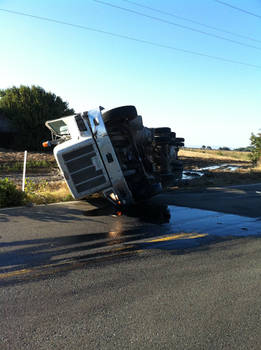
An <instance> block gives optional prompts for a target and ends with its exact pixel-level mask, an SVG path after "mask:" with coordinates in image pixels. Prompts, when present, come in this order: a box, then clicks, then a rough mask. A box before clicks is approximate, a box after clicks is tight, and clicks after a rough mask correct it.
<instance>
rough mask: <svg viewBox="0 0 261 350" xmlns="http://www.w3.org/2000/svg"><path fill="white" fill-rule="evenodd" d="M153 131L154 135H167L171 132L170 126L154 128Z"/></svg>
mask: <svg viewBox="0 0 261 350" xmlns="http://www.w3.org/2000/svg"><path fill="white" fill-rule="evenodd" d="M154 133H155V135H157V136H163V135H164V136H165V135H166V136H167V135H170V133H171V128H156V129H155V130H154Z"/></svg>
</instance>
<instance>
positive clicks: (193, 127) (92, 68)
mask: <svg viewBox="0 0 261 350" xmlns="http://www.w3.org/2000/svg"><path fill="white" fill-rule="evenodd" d="M103 1H104V2H107V3H110V4H113V5H116V6H120V7H125V8H128V9H131V10H134V11H138V12H142V13H145V14H147V15H149V16H155V17H158V18H161V19H163V20H165V21H171V22H173V23H175V24H178V25H182V26H188V27H191V28H194V29H196V30H201V31H206V32H208V33H211V34H214V35H218V36H222V37H225V38H227V39H230V40H234V41H239V42H241V43H243V44H245V45H250V46H255V48H253V47H249V46H243V45H239V44H236V43H232V42H229V41H225V40H220V39H217V38H214V37H211V36H208V35H203V34H200V33H198V32H193V31H190V30H185V29H184V28H180V27H178V26H176V25H174V24H167V23H162V22H160V21H158V20H157V21H156V20H153V19H151V18H147V17H142V16H140V15H138V14H133V13H130V12H127V11H123V10H121V9H118V8H113V7H109V6H106V5H104V4H102V3H98V2H96V1H93V0H85V1H83V0H74V1H72V0H55V1H50V0H44V1H43V0H38V1H33V0H12V1H11V0H8V1H7V0H0V9H8V10H12V11H19V12H23V13H28V14H31V15H36V16H43V17H48V18H53V19H56V20H60V21H64V22H70V23H74V24H78V25H83V26H87V27H91V28H94V29H98V30H103V31H108V32H113V33H117V34H121V35H124V36H129V37H133V38H137V39H140V40H145V41H151V42H155V43H158V44H160V45H165V46H172V47H175V48H180V49H184V50H189V51H195V52H199V53H203V54H207V55H211V56H219V57H223V58H226V59H229V60H232V61H240V62H245V63H249V64H252V65H257V66H260V68H259V67H249V66H244V65H240V64H236V63H228V62H224V61H219V60H215V59H212V58H207V57H201V56H197V55H193V54H189V53H185V52H182V51H175V50H173V49H166V48H161V47H156V46H152V45H148V44H143V43H140V42H136V41H131V40H126V39H122V38H118V37H113V36H110V35H105V34H101V33H97V32H93V31H88V30H83V29H78V28H75V27H71V26H66V25H61V24H56V23H52V22H47V21H41V20H38V19H34V18H29V17H24V16H18V15H14V14H10V13H6V12H3V11H0V26H1V36H0V45H1V46H0V48H1V51H0V88H2V89H3V88H7V87H11V86H14V85H15V86H19V85H21V84H23V85H33V84H35V85H40V86H42V87H43V88H44V89H45V90H47V91H52V92H54V93H55V94H56V95H59V96H61V97H62V98H63V99H64V100H66V101H68V102H69V105H70V107H72V108H74V109H75V110H76V111H77V112H81V111H85V110H88V109H92V108H96V107H98V106H99V105H102V106H104V107H106V108H113V107H117V106H120V105H125V104H133V105H135V106H136V107H137V110H138V112H139V114H141V115H142V116H143V121H144V124H145V125H146V126H149V127H158V126H170V127H171V128H172V129H173V130H174V131H176V133H177V134H178V135H179V136H182V137H185V139H186V145H187V146H201V145H203V144H205V145H210V146H212V147H213V146H228V147H240V146H247V145H248V144H249V137H250V135H251V132H254V133H256V132H258V131H259V129H260V128H261V122H260V121H261V118H260V116H261V108H260V107H261V99H260V97H261V79H260V78H261V18H258V17H254V16H250V15H247V14H244V13H242V12H239V11H236V10H235V9H232V8H230V7H227V6H224V5H221V4H220V3H218V2H216V1H214V0H186V1H178V0H172V1H171V0H165V1H156V0H136V3H139V4H142V5H145V6H149V7H152V8H156V9H159V10H161V11H165V12H168V13H172V14H175V15H177V16H182V17H185V18H188V19H191V20H194V21H197V22H200V23H204V24H205V25H209V26H214V27H218V28H220V29H222V30H227V31H230V32H234V33H237V34H240V35H244V36H246V37H250V38H252V39H255V40H257V41H253V40H250V39H245V38H240V37H237V36H234V35H232V34H227V33H221V32H219V31H216V30H214V29H209V28H205V27H203V26H200V25H196V24H194V23H190V22H188V21H184V20H181V19H177V18H174V17H171V16H170V15H164V14H160V13H157V12H155V11H152V10H149V9H145V8H140V7H138V6H137V5H135V4H130V3H128V2H126V1H123V0H103ZM134 1H135V0H134ZM224 1H225V2H227V3H229V4H231V5H234V6H237V7H241V8H243V9H246V10H248V11H251V12H253V13H256V14H258V15H260V16H261V1H260V0H249V1H246V0H224ZM258 40H260V41H258Z"/></svg>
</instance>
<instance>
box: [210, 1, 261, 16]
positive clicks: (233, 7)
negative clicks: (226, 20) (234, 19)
mask: <svg viewBox="0 0 261 350" xmlns="http://www.w3.org/2000/svg"><path fill="white" fill-rule="evenodd" d="M214 1H215V2H217V3H219V4H221V5H225V6H228V7H231V8H232V9H234V10H237V11H240V12H243V13H246V14H247V15H250V16H254V17H257V18H259V19H260V18H261V15H257V14H256V13H254V12H250V11H247V10H244V9H242V8H240V7H237V6H234V5H231V4H228V3H227V2H224V1H220V0H214Z"/></svg>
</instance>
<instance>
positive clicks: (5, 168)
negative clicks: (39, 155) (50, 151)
mask: <svg viewBox="0 0 261 350" xmlns="http://www.w3.org/2000/svg"><path fill="white" fill-rule="evenodd" d="M54 167H57V166H56V163H55V162H54V161H53V162H51V161H48V160H45V159H44V160H29V161H27V162H26V169H27V170H31V171H35V170H36V171H38V170H39V169H47V170H49V171H50V170H51V169H53V168H54ZM22 170H23V162H18V161H16V162H10V163H8V162H6V163H2V164H0V173H1V174H5V173H14V172H19V171H22Z"/></svg>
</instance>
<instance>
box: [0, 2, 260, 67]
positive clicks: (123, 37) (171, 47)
mask: <svg viewBox="0 0 261 350" xmlns="http://www.w3.org/2000/svg"><path fill="white" fill-rule="evenodd" d="M0 11H2V12H5V13H9V14H13V15H18V16H24V17H29V18H34V19H38V20H41V21H47V22H51V23H56V24H62V25H66V26H70V27H74V28H78V29H83V30H87V31H91V32H95V33H100V34H105V35H109V36H112V37H116V38H121V39H126V40H130V41H134V42H139V43H142V44H147V45H151V46H154V47H160V48H164V49H169V50H173V51H178V52H183V53H187V54H191V55H195V56H200V57H206V58H211V59H214V60H218V61H223V62H227V63H232V64H238V65H242V66H247V67H252V68H257V69H261V65H256V64H251V63H247V62H242V61H237V60H232V59H229V58H226V57H221V56H214V55H209V54H206V53H202V52H198V51H192V50H187V49H183V48H178V47H175V46H170V45H165V44H161V43H157V42H154V41H149V40H144V39H140V38H136V37H132V36H128V35H123V34H119V33H114V32H109V31H106V30H102V29H97V28H92V27H87V26H84V25H81V24H76V23H70V22H66V21H61V20H58V19H54V18H50V17H43V16H38V15H33V14H30V13H25V12H20V11H14V10H8V9H4V8H0Z"/></svg>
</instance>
